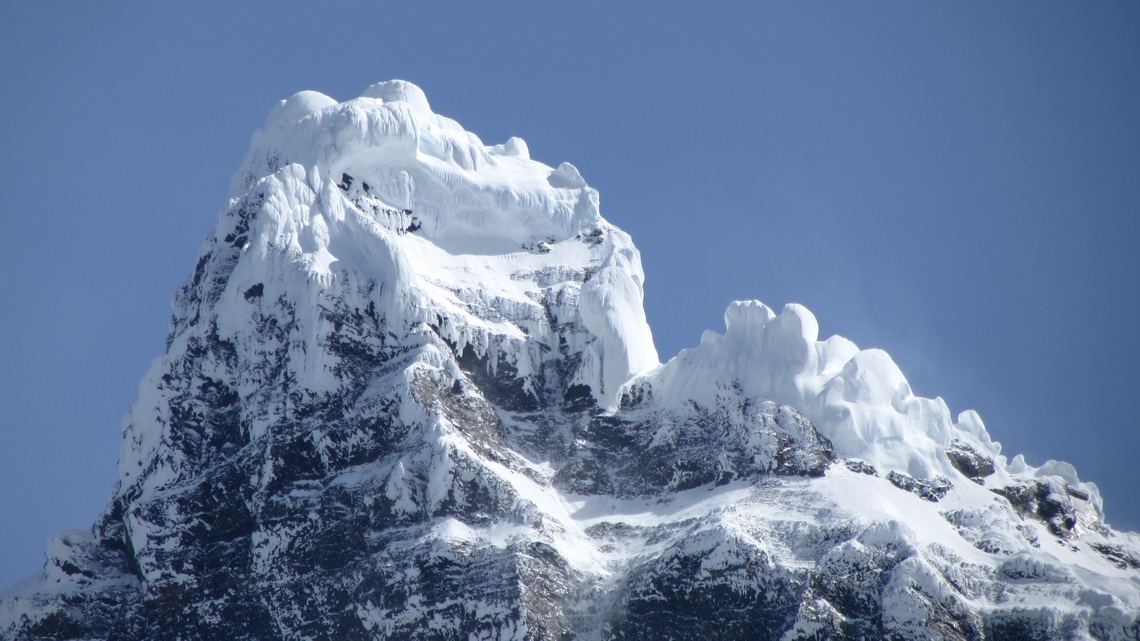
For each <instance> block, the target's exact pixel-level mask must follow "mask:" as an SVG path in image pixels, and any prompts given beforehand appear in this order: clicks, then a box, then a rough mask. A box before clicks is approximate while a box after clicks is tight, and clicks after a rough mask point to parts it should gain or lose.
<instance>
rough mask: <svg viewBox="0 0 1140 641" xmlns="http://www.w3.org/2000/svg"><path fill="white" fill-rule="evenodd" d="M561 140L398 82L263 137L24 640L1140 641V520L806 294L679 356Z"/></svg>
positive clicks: (627, 249) (38, 595)
mask: <svg viewBox="0 0 1140 641" xmlns="http://www.w3.org/2000/svg"><path fill="white" fill-rule="evenodd" d="M643 282H644V274H643V273H642V268H641V262H640V257H639V254H638V252H637V249H636V247H634V245H633V242H632V241H631V239H630V238H629V236H628V235H626V234H625V233H624V232H622V231H621V230H620V229H618V228H617V227H615V226H613V225H611V224H610V223H608V222H607V221H606V220H605V219H603V218H602V217H601V213H600V199H599V197H598V193H597V192H596V191H595V190H593V189H592V188H590V187H589V185H588V184H587V182H586V180H585V179H584V178H583V177H582V175H581V172H579V171H578V169H577V168H576V167H574V166H573V165H571V164H570V163H561V164H560V165H559V166H558V167H557V168H551V167H549V166H547V165H544V164H542V163H540V162H537V161H534V160H532V159H531V158H530V157H529V151H528V149H527V147H526V144H525V143H524V142H522V141H521V140H519V139H517V138H511V139H509V140H508V141H506V142H505V143H502V144H498V145H491V146H487V145H484V144H483V143H482V142H481V141H480V140H479V139H478V137H476V136H475V135H474V134H472V133H470V132H467V131H465V130H464V129H463V128H462V127H461V126H460V125H459V124H458V123H456V122H455V121H453V120H451V119H448V118H445V117H443V116H439V115H437V114H434V113H432V112H431V110H430V108H429V106H428V103H427V99H426V98H425V97H424V95H423V92H422V91H420V90H419V89H418V88H417V87H415V86H414V85H411V84H409V83H406V82H403V81H391V82H388V83H380V84H378V85H373V86H372V87H370V88H369V89H368V90H366V91H365V95H364V96H362V97H359V98H356V99H353V100H349V101H346V102H344V103H337V102H336V101H334V100H332V99H331V98H328V97H327V96H324V95H322V94H319V93H315V92H302V93H299V94H296V95H294V96H293V97H292V98H290V99H288V100H285V101H282V102H281V103H279V104H278V105H277V106H276V107H275V108H274V109H273V111H272V112H271V113H270V115H269V117H268V118H267V119H266V122H265V125H264V126H263V127H262V128H261V129H260V130H258V131H257V132H256V133H255V134H254V136H253V139H252V141H251V145H250V150H249V152H248V153H247V154H246V157H245V159H244V161H243V163H242V166H241V168H240V169H239V171H238V172H237V174H236V175H235V178H234V181H233V187H232V191H231V196H230V199H229V201H228V203H227V206H226V207H225V209H224V210H223V211H222V212H221V214H220V216H219V217H218V219H217V222H216V224H215V227H214V229H213V230H212V231H211V232H210V234H209V236H208V237H207V240H206V242H205V243H204V244H203V247H202V250H201V255H200V256H199V259H198V261H197V264H196V266H195V269H194V273H193V275H192V276H191V277H190V279H189V280H188V281H187V282H186V283H185V284H184V285H183V286H182V287H181V288H180V289H179V291H178V292H177V294H176V295H175V299H174V320H173V324H172V330H171V334H170V337H169V340H168V347H167V353H166V354H165V355H164V356H163V357H162V358H160V359H157V360H156V361H155V362H154V363H153V365H152V367H151V369H150V371H148V373H147V374H146V376H145V378H144V380H143V382H142V383H141V385H140V391H139V396H138V398H137V400H136V401H135V403H134V404H133V405H132V407H131V409H130V410H129V411H128V413H127V415H126V417H125V418H124V421H123V425H124V434H123V447H122V455H121V458H120V462H119V471H120V480H119V484H118V486H117V487H116V489H115V492H114V495H113V497H112V499H111V502H110V504H109V505H108V507H107V509H106V510H105V511H104V513H103V514H102V515H101V516H100V517H99V519H98V521H97V523H96V524H95V526H94V528H93V529H92V531H91V532H90V533H86V532H69V533H65V534H62V535H59V536H57V537H55V538H53V539H52V541H51V542H50V544H49V546H48V562H47V566H46V568H45V572H44V574H43V576H42V577H41V578H40V579H39V580H36V581H32V582H29V583H27V584H24V585H21V586H18V587H17V588H15V589H14V590H12V591H10V592H7V593H5V597H4V599H3V600H2V601H0V635H4V638H14V639H35V638H115V639H122V640H125V641H131V640H134V639H143V638H155V637H162V638H200V639H261V638H289V639H300V638H314V637H318V638H338V639H341V638H343V639H357V638H359V639H367V638H428V637H432V638H434V637H445V638H504V639H508V638H509V639H566V638H687V639H703V638H713V637H727V638H758V639H773V640H774V639H785V640H789V641H790V640H803V641H806V640H807V639H820V638H836V639H855V638H894V639H903V640H912V639H913V640H918V639H948V640H949V639H954V640H962V639H970V640H979V641H980V640H981V639H985V638H1096V639H1105V640H1107V639H1137V638H1138V637H1140V587H1138V586H1140V579H1138V575H1137V571H1138V569H1140V536H1137V535H1134V534H1128V533H1120V532H1115V531H1113V530H1111V529H1110V528H1109V527H1108V526H1107V525H1106V524H1105V523H1104V520H1103V514H1102V505H1101V502H1100V497H1099V495H1098V493H1097V490H1096V487H1095V486H1094V485H1092V484H1089V483H1082V482H1081V481H1080V480H1079V478H1078V477H1077V474H1076V470H1074V469H1073V468H1072V466H1070V465H1067V464H1064V463H1059V462H1055V461H1050V462H1048V463H1046V464H1045V465H1043V466H1041V467H1032V466H1030V465H1028V464H1026V463H1025V461H1024V459H1023V458H1021V457H1015V458H1014V459H1013V460H1012V461H1009V460H1007V459H1006V458H1005V457H1004V456H1003V455H1002V454H1001V449H1000V446H999V444H997V443H995V442H993V441H992V440H991V438H990V437H989V435H988V433H987V431H986V428H985V426H984V424H983V423H982V421H981V418H980V417H979V416H978V415H977V414H976V413H974V412H963V413H961V414H959V415H958V417H957V421H956V422H955V420H954V419H952V418H951V414H950V411H949V409H948V407H947V406H946V404H945V403H944V402H943V401H942V400H941V399H927V398H921V397H916V396H915V395H914V394H913V393H912V391H911V389H910V386H909V384H908V383H907V381H906V378H905V376H904V375H903V373H902V372H901V371H900V370H899V368H898V367H897V365H896V364H895V363H894V362H893V361H892V360H891V358H890V356H889V355H887V354H886V353H885V352H883V351H881V350H874V349H871V350H860V349H859V348H858V347H857V346H856V345H855V344H854V343H852V342H851V341H849V340H846V339H844V338H841V337H837V336H833V337H830V338H828V339H826V340H822V341H821V340H819V338H820V337H819V324H818V323H817V321H816V318H815V316H814V315H813V314H812V313H811V312H810V311H808V310H807V309H806V308H805V307H803V306H801V305H796V304H790V305H787V306H785V307H784V308H783V309H782V311H781V312H780V313H779V314H777V313H775V312H774V311H773V310H772V309H771V308H769V307H767V306H765V305H764V304H762V303H760V302H759V301H738V302H735V303H732V304H731V305H730V306H729V307H728V309H727V311H726V312H725V330H724V333H723V334H719V333H716V332H713V331H708V332H706V333H705V334H704V336H703V337H702V340H701V342H700V344H699V345H698V346H697V347H694V348H692V349H688V350H684V351H682V352H681V353H680V354H678V355H677V356H676V357H675V358H672V359H670V360H669V361H668V362H666V363H664V364H661V363H659V361H658V356H657V352H656V350H655V348H654V345H653V339H652V334H651V333H650V329H649V326H648V324H647V322H646V319H645V313H644V310H643V307H642V298H643V289H642V285H643Z"/></svg>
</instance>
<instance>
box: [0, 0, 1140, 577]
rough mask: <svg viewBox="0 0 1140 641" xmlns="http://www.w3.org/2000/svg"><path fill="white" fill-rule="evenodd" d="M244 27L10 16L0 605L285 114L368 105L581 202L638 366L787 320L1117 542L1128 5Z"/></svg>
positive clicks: (104, 491)
mask: <svg viewBox="0 0 1140 641" xmlns="http://www.w3.org/2000/svg"><path fill="white" fill-rule="evenodd" d="M253 4H254V3H230V2H225V3H223V2H190V3H181V6H178V7H174V6H171V3H155V2H145V3H144V2H123V3H80V2H69V3H64V2H51V1H45V2H15V1H12V0H9V1H8V2H4V3H3V15H4V17H3V19H2V20H0V82H2V86H3V93H2V94H0V194H2V197H0V203H2V205H0V207H2V214H0V216H2V217H0V222H2V224H3V232H2V236H0V238H2V239H3V245H4V247H3V251H0V273H2V274H3V278H2V279H0V312H2V313H0V364H2V367H0V389H2V390H3V392H2V393H0V589H2V588H3V587H5V586H7V585H10V584H12V583H14V582H15V581H17V580H18V579H20V578H22V577H23V576H26V575H28V574H31V573H33V572H35V571H37V570H38V568H39V567H40V566H41V565H42V562H43V547H44V543H45V542H46V540H47V537H48V536H49V535H50V534H51V533H53V532H56V531H59V530H63V529H68V528H86V527H88V526H89V525H90V524H91V522H92V521H93V520H94V518H95V516H96V514H97V513H98V512H99V510H100V509H101V508H102V507H103V505H104V504H105V502H106V500H107V498H108V496H109V494H110V492H111V489H112V487H113V485H114V482H115V479H116V461H117V458H118V444H119V436H120V426H119V419H120V417H121V416H122V414H123V412H124V411H125V410H126V408H127V406H128V405H129V404H130V403H131V401H132V400H133V398H134V395H135V392H136V390H137V386H138V383H139V380H140V379H141V377H142V375H143V373H144V371H145V370H146V368H147V366H148V364H149V362H150V360H151V359H153V358H154V357H156V356H158V355H160V354H161V352H162V350H163V341H164V338H165V334H166V331H167V320H168V318H169V313H170V308H169V304H168V301H169V299H170V296H171V294H173V292H174V290H175V288H176V287H177V286H178V285H179V284H180V283H181V282H182V281H183V280H184V279H185V278H187V277H188V276H189V275H190V274H191V271H192V269H193V266H194V261H195V257H196V255H197V250H198V246H199V244H200V243H201V241H202V239H203V238H204V237H205V235H206V233H207V231H208V230H209V228H210V227H211V226H212V223H213V220H214V217H215V216H216V214H217V212H218V208H219V207H220V205H221V204H222V201H223V199H224V197H225V194H226V190H227V188H228V184H229V176H230V174H231V172H232V171H233V170H234V169H235V168H236V167H237V165H238V163H239V161H240V160H241V156H242V154H243V153H244V151H245V148H246V145H247V144H248V141H249V137H250V134H251V133H252V132H253V130H254V129H255V128H256V127H258V126H259V125H260V124H261V122H262V121H263V119H264V117H265V115H266V114H267V113H268V111H269V109H270V108H271V107H272V106H273V104H274V103H275V101H277V100H279V99H281V98H285V97H288V96H289V95H291V94H293V93H295V92H297V91H300V90H303V89H315V90H318V91H322V92H324V93H327V94H329V95H331V96H333V97H334V98H337V99H340V100H345V99H349V98H352V97H355V96H357V95H358V94H359V92H360V91H361V90H362V89H363V88H364V87H366V86H368V85H369V84H371V83H373V82H376V81H380V80H387V79H390V78H403V79H407V80H411V81H413V82H415V83H416V84H419V85H420V86H421V87H423V88H424V90H425V91H426V92H427V95H428V98H429V100H430V101H431V103H432V105H433V107H434V108H435V110H436V111H437V112H438V113H442V114H444V115H447V116H450V117H452V118H455V119H456V120H458V121H459V122H460V123H462V124H463V125H464V126H465V127H466V128H467V129H468V130H470V131H473V132H475V133H476V134H478V135H479V136H480V137H481V138H482V139H483V141H484V142H486V143H488V144H492V143H498V142H503V141H504V140H506V139H507V138H508V137H509V136H512V135H517V136H520V137H522V138H524V139H525V140H526V141H527V142H528V143H529V146H530V149H531V153H532V155H533V156H534V157H535V158H536V159H538V160H541V161H543V162H546V163H547V164H550V165H557V164H558V163H560V162H562V161H570V162H572V163H574V164H575V165H576V166H577V167H578V168H579V169H580V170H581V172H582V174H583V176H585V178H586V179H587V181H589V182H590V183H591V184H592V185H593V186H594V187H597V188H598V189H599V190H600V191H601V194H602V214H603V215H604V216H605V217H606V218H608V219H609V220H610V221H612V222H614V223H615V224H617V225H618V226H620V227H622V228H624V229H625V230H626V231H628V232H629V233H630V234H631V235H632V236H633V238H634V241H635V242H636V243H637V244H638V246H639V247H640V249H641V252H642V258H643V261H644V264H645V270H646V274H647V284H646V290H647V291H646V297H647V300H646V306H647V310H648V315H649V320H650V323H651V324H652V326H653V330H654V334H655V337H656V340H657V346H658V350H659V351H660V353H661V355H662V358H669V357H671V356H673V355H675V354H676V353H677V351H678V350H680V349H682V348H684V347H687V346H692V345H695V344H696V343H697V342H698V341H699V338H700V334H701V332H702V331H703V330H704V329H715V330H718V331H719V330H723V321H722V314H723V311H724V308H725V306H726V305H727V304H728V303H729V302H730V301H732V300H734V299H742V298H757V299H760V300H762V301H764V302H765V303H767V304H769V305H770V306H773V307H776V308H779V307H780V306H782V305H783V304H784V303H787V302H800V303H803V304H805V305H807V306H808V307H809V308H810V309H811V310H813V311H814V312H815V314H816V316H817V317H818V318H819V321H820V325H821V328H822V332H823V334H824V335H825V336H826V335H830V334H833V333H837V334H841V335H844V336H847V337H848V338H851V339H852V340H854V341H855V342H856V343H857V344H859V345H860V346H861V347H865V348H866V347H880V348H883V349H886V350H887V351H888V352H890V353H891V354H892V355H893V356H894V358H895V360H896V361H897V362H898V363H899V364H900V366H901V367H902V369H903V371H904V372H905V373H906V374H907V376H908V377H909V379H910V381H911V384H912V387H913V388H914V390H915V392H916V393H918V394H920V395H923V396H942V397H943V398H944V399H946V402H947V403H948V404H949V406H950V408H951V411H952V412H954V413H955V414H956V413H957V412H959V411H961V410H965V409H976V410H978V411H979V412H980V413H981V416H982V418H983V419H984V420H985V422H986V424H987V427H988V428H989V430H990V432H991V434H992V435H993V436H994V438H995V439H996V440H999V441H1002V442H1003V443H1004V445H1005V451H1006V452H1007V453H1008V454H1010V455H1013V454H1017V453H1024V454H1025V455H1026V457H1027V459H1028V461H1029V462H1030V463H1031V464H1035V465H1040V464H1041V463H1043V462H1044V461H1045V460H1047V459H1050V458H1058V459H1062V460H1068V461H1070V462H1072V463H1074V464H1075V465H1076V466H1077V469H1078V472H1079V473H1080V475H1081V477H1082V479H1085V480H1092V481H1095V482H1096V483H1098V484H1099V485H1100V487H1101V490H1102V493H1103V495H1104V497H1105V500H1106V504H1107V514H1108V520H1109V521H1110V523H1112V524H1114V525H1116V526H1117V527H1121V528H1124V529H1131V530H1140V499H1137V492H1138V490H1140V480H1138V476H1137V471H1136V470H1137V465H1136V461H1137V460H1138V458H1140V431H1138V429H1137V427H1138V419H1137V412H1136V403H1137V393H1136V391H1135V389H1136V387H1137V385H1136V383H1137V374H1136V365H1137V363H1138V362H1140V339H1138V338H1137V323H1136V319H1137V318H1140V249H1138V247H1137V243H1138V242H1140V38H1138V37H1137V34H1140V3H1136V2H1131V1H1129V2H1108V1H1105V2H1097V3H1075V2H1064V3H1060V2H1038V1H1034V2H1013V1H1011V2H1002V3H991V2H966V1H963V2H954V3H927V2H923V3H916V2H862V3H826V4H825V3H818V2H805V3H780V4H770V3H767V2H723V3H700V4H701V5H702V6H698V3H692V2H685V3H673V2H659V3H613V2H576V3H565V2H562V3H534V2H521V1H520V2H494V3H483V2H480V3H472V2H464V3H459V2H454V3H453V2H434V3H410V2H409V3H402V4H403V5H406V6H389V4H390V3H384V2H376V1H369V2H359V3H353V2H349V3H341V4H339V5H338V6H337V7H336V8H329V7H327V6H325V5H324V4H323V3H315V2H309V1H307V2H272V3H264V5H263V6H261V7H260V8H253V6H252V5H253ZM429 5H430V9H426V8H420V7H421V6H429Z"/></svg>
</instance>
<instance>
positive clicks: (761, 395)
mask: <svg viewBox="0 0 1140 641" xmlns="http://www.w3.org/2000/svg"><path fill="white" fill-rule="evenodd" d="M725 327H726V331H725V333H724V334H723V335H722V334H717V333H715V332H711V331H708V332H705V334H704V336H702V337H701V343H700V345H698V346H697V347H695V348H692V349H687V350H683V351H682V352H681V353H680V354H679V355H678V356H677V357H675V358H673V359H672V360H670V361H669V362H668V363H666V364H665V365H663V366H661V367H660V368H658V369H657V370H654V371H652V372H648V373H645V374H642V375H641V376H639V377H638V378H636V379H635V380H633V381H632V382H631V383H630V384H629V385H628V387H627V394H629V395H633V396H638V395H640V396H651V397H652V398H653V400H654V402H655V403H656V404H658V405H660V406H663V407H670V406H680V405H683V404H686V403H690V402H692V403H697V404H699V405H703V406H708V407H713V406H715V405H716V404H717V403H718V400H717V399H718V396H719V395H720V394H722V393H723V390H726V389H730V388H731V389H737V390H740V391H741V392H742V393H743V394H744V395H745V396H749V397H753V398H757V399H761V400H772V401H775V402H776V403H779V404H784V405H790V406H792V407H795V408H797V409H799V410H800V411H801V412H803V414H804V415H805V416H807V417H808V418H810V419H811V421H812V423H813V424H814V426H815V428H816V429H817V430H818V431H819V432H820V434H822V435H823V436H825V437H826V438H827V439H828V440H830V441H831V444H832V445H833V446H834V447H835V451H836V453H837V454H838V455H839V456H840V457H844V458H851V459H859V460H862V461H865V462H866V463H868V464H870V465H871V466H872V467H874V468H876V469H878V470H879V471H881V472H883V473H884V474H885V473H887V472H890V471H897V472H902V473H905V474H907V475H909V476H911V477H914V478H918V479H935V478H938V477H946V476H950V477H958V476H961V475H963V474H965V473H964V472H962V466H963V462H962V460H961V457H959V458H957V459H955V460H951V458H950V457H949V456H948V454H947V452H948V451H950V452H951V454H955V453H958V452H961V453H962V454H963V455H965V454H966V453H969V455H970V456H974V457H975V458H977V459H978V460H979V461H984V460H989V461H990V465H991V466H996V468H994V469H991V470H989V473H988V474H986V476H990V474H993V472H994V471H995V470H996V472H997V474H996V476H992V477H990V478H989V480H988V481H986V483H988V484H990V485H992V486H998V485H1004V484H1008V483H1010V482H1011V480H1012V479H1013V478H1014V477H1017V478H1021V479H1033V480H1048V479H1054V480H1055V481H1057V482H1060V484H1061V485H1062V486H1063V487H1069V488H1070V489H1071V490H1072V491H1074V492H1079V493H1081V494H1082V495H1083V496H1084V503H1085V504H1087V509H1085V511H1084V513H1085V514H1086V516H1084V517H1083V518H1085V519H1086V520H1087V521H1089V523H1086V524H1085V525H1086V527H1087V526H1089V525H1090V524H1091V522H1095V521H1099V519H1100V513H1101V509H1102V504H1101V499H1100V494H1099V492H1098V491H1097V488H1096V485H1095V484H1092V483H1082V482H1081V481H1080V480H1079V479H1078V478H1077V474H1076V470H1075V469H1074V468H1073V467H1072V466H1071V465H1069V464H1067V463H1062V462H1058V461H1049V462H1047V463H1046V464H1045V465H1043V466H1041V467H1040V468H1035V467H1032V466H1030V465H1028V464H1026V463H1025V460H1024V458H1023V457H1021V456H1018V457H1016V458H1014V460H1013V461H1012V462H1008V461H1007V459H1006V458H1005V457H1003V456H1001V444H1000V443H997V442H994V441H993V440H991V438H990V435H989V433H988V432H987V431H986V428H985V425H984V424H983V423H982V420H981V418H980V417H979V416H978V414H977V413H976V412H974V411H972V410H969V411H966V412H962V413H961V414H959V416H958V420H957V422H955V421H954V420H952V419H951V415H950V410H949V408H948V407H947V406H946V403H945V402H944V401H943V400H942V399H941V398H934V399H930V398H923V397H919V396H915V395H914V394H913V393H912V392H911V389H910V385H909V384H908V383H907V380H906V377H905V376H903V373H902V372H901V371H900V370H899V368H898V366H897V365H896V364H895V363H894V361H893V360H891V357H890V356H889V355H888V354H887V353H886V352H883V351H882V350H878V349H868V350H860V349H859V348H858V347H856V345H855V344H854V343H852V342H851V341H849V340H847V339H845V338H843V337H840V336H832V337H831V338H828V339H827V340H824V341H820V340H819V324H818V323H817V321H816V319H815V316H814V315H812V313H811V312H810V311H808V310H807V309H806V308H805V307H803V306H801V305H796V304H790V305H787V306H785V307H784V309H783V311H782V313H780V314H776V313H774V312H773V311H772V310H771V309H769V308H768V307H767V306H765V305H764V304H763V303H761V302H759V301H737V302H735V303H732V304H731V305H730V306H729V307H728V310H727V311H726V312H725ZM966 476H971V475H969V474H966Z"/></svg>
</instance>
